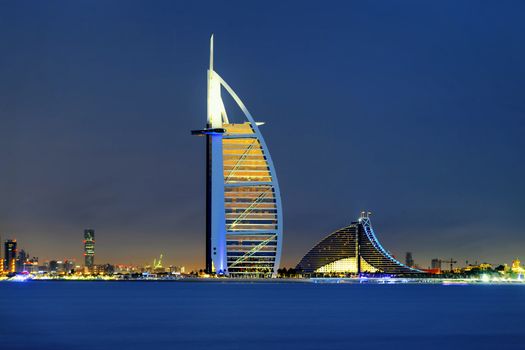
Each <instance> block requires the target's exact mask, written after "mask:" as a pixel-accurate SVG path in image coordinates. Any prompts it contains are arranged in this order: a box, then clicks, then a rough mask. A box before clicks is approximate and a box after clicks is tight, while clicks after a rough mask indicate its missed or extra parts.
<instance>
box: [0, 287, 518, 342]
mask: <svg viewBox="0 0 525 350" xmlns="http://www.w3.org/2000/svg"><path fill="white" fill-rule="evenodd" d="M0 349H2V350H11V349H13V350H18V349H24V350H26V349H31V350H47V349H54V350H62V349H64V350H76V349H79V350H82V349H119V350H120V349H121V350H128V349H132V350H133V349H147V350H153V349H213V350H216V349H525V286H522V285H508V286H498V285H467V286H459V285H454V286H442V285H410V284H405V285H373V284H369V285H358V284H314V283H231V282H228V283H216V282H212V283H209V282H193V283H192V282H188V283H186V282H183V283H181V282H175V283H166V282H164V283H163V282H25V283H6V282H4V283H0Z"/></svg>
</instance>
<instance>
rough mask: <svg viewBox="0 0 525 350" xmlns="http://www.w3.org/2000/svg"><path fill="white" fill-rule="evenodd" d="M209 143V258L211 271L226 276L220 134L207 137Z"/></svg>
mask: <svg viewBox="0 0 525 350" xmlns="http://www.w3.org/2000/svg"><path fill="white" fill-rule="evenodd" d="M208 137H209V139H210V142H209V145H210V146H209V147H210V161H209V162H208V164H209V165H210V172H209V173H208V177H209V178H208V181H210V191H209V195H210V212H209V221H210V243H211V247H210V248H211V250H210V257H211V261H212V265H213V266H212V270H213V272H215V273H217V274H225V275H227V274H228V266H227V261H226V215H225V212H224V168H223V156H222V134H220V133H213V134H211V135H208Z"/></svg>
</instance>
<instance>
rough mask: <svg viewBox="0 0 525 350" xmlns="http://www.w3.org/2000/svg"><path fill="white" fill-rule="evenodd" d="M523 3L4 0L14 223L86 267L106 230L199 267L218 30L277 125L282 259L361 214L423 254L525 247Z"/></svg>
mask: <svg viewBox="0 0 525 350" xmlns="http://www.w3.org/2000/svg"><path fill="white" fill-rule="evenodd" d="M524 11H525V3H523V2H521V1H504V2H501V1H475V2H472V1H456V0H452V1H439V2H435V1H396V2H393V1H369V2H357V1H355V2H349V1H348V2H347V1H345V2H343V1H341V2H322V1H318V2H315V3H307V2H304V1H296V2H292V1H289V2H281V1H275V2H273V1H272V2H269V1H260V2H245V1H231V2H218V1H209V2H203V1H199V2H190V1H179V2H174V1H155V2H150V1H74V2H72V1H47V2H43V1H27V2H7V1H3V2H0V52H1V55H0V116H1V119H0V121H1V122H0V160H1V171H0V194H1V195H0V234H1V235H2V238H7V237H13V238H17V239H18V241H19V244H20V247H21V248H25V249H26V250H28V251H29V252H30V253H31V254H32V255H36V256H39V257H40V259H41V260H43V259H50V258H71V257H73V258H77V259H78V260H80V257H81V253H82V231H83V229H84V228H86V227H93V228H94V229H95V230H96V232H97V257H96V262H97V263H103V262H113V263H117V262H120V263H145V262H147V261H151V260H153V258H154V257H155V256H158V255H159V254H160V253H164V255H165V257H166V264H168V263H169V264H183V265H186V266H187V267H189V268H201V267H203V264H204V229H205V225H204V223H205V222H204V215H205V202H204V193H205V192H204V191H205V188H204V184H205V182H204V180H205V178H204V166H205V154H204V150H205V146H204V141H203V140H202V139H199V138H195V137H191V136H190V130H191V129H198V128H201V127H203V126H204V124H205V119H206V116H205V114H206V69H207V65H208V40H209V36H210V34H211V33H212V32H213V33H215V51H216V56H215V67H216V70H217V72H218V73H219V74H221V76H222V77H224V78H225V79H226V81H228V83H229V84H230V85H231V86H232V87H233V88H234V89H235V90H236V92H237V93H238V94H239V96H240V97H241V98H242V99H243V101H244V102H245V103H246V105H247V107H248V108H249V109H250V111H251V113H252V114H253V115H254V117H255V118H256V119H257V120H260V121H265V122H266V125H265V126H263V127H261V131H262V132H263V134H264V136H265V138H266V142H267V144H268V147H269V149H270V151H271V152H272V156H273V160H274V162H275V166H276V169H277V174H278V177H279V181H280V184H281V191H282V196H283V209H284V219H285V222H284V224H285V226H284V251H283V265H284V266H292V265H295V264H296V263H297V262H298V260H299V259H300V258H301V256H302V255H303V254H304V253H305V252H306V251H307V250H308V249H309V248H310V247H311V246H313V245H314V244H315V243H316V242H318V241H319V240H320V239H321V238H322V237H323V236H325V235H326V234H328V233H330V232H331V231H333V230H335V229H337V228H339V227H341V226H343V225H346V224H348V223H349V222H350V221H352V220H353V219H355V218H356V216H357V215H358V213H359V211H360V210H362V209H368V210H371V211H372V212H373V213H374V215H373V222H374V225H375V229H376V231H377V234H378V237H379V239H380V240H381V241H382V242H383V244H384V245H385V246H386V247H387V248H388V249H389V250H391V251H392V253H394V254H395V255H397V256H398V257H400V258H404V253H405V252H406V251H411V252H413V254H414V258H415V260H416V263H419V264H420V265H421V266H422V267H426V266H428V265H429V263H430V259H431V258H434V257H437V258H448V257H453V258H455V259H457V260H458V261H460V262H461V263H464V262H465V260H469V261H471V262H474V261H475V260H478V261H480V262H481V261H486V262H489V263H505V262H506V263H510V260H511V259H513V258H515V257H517V256H521V257H522V258H524V259H525V234H524V233H525V229H524V227H525V215H524V210H525V185H524V179H525V162H524V150H525V138H524V132H525V98H524V91H525V89H524V87H525V59H524V56H525V39H524V33H525V21H523V13H524ZM231 106H233V104H232V105H231ZM227 107H228V106H227ZM229 114H230V115H235V110H234V109H231V108H230V112H229ZM237 116H240V112H238V113H237Z"/></svg>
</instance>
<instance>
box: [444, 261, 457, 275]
mask: <svg viewBox="0 0 525 350" xmlns="http://www.w3.org/2000/svg"><path fill="white" fill-rule="evenodd" d="M441 262H442V263H444V264H450V272H452V270H453V269H454V264H457V261H456V260H454V259H452V258H450V260H444V259H441Z"/></svg>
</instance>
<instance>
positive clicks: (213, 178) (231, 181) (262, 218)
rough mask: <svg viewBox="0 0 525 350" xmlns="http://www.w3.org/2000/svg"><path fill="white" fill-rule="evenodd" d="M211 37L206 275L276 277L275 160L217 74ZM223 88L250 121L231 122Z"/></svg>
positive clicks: (278, 228) (278, 252) (278, 216)
mask: <svg viewBox="0 0 525 350" xmlns="http://www.w3.org/2000/svg"><path fill="white" fill-rule="evenodd" d="M213 67H214V65H213V36H212V37H211V41H210V68H209V70H208V115H207V125H206V129H203V130H194V131H192V134H193V135H201V136H206V142H207V148H206V150H207V154H206V157H207V161H206V164H207V169H206V171H207V181H206V207H207V210H206V273H207V274H210V273H212V272H214V273H216V274H218V275H226V276H230V277H272V276H275V275H276V274H277V269H278V267H279V261H280V257H281V246H282V209H281V195H280V190H279V184H278V182H277V177H276V173H275V168H274V166H273V162H272V158H271V156H270V153H269V151H268V148H267V146H266V143H265V141H264V138H263V136H262V134H261V132H260V130H259V126H261V125H262V124H263V123H260V122H255V120H254V119H253V117H252V115H251V114H250V112H249V111H248V109H247V108H246V106H245V105H244V103H243V102H242V101H241V99H240V98H239V97H238V96H237V94H236V93H235V92H234V91H233V89H232V88H231V87H230V86H229V85H228V84H227V83H226V82H225V81H224V80H223V79H222V78H221V77H220V76H219V74H217V72H215V70H214V68H213ZM222 89H224V90H226V92H227V93H228V94H229V95H230V96H231V97H232V98H233V100H234V101H235V102H236V104H237V105H238V107H239V108H240V109H241V110H242V112H243V113H244V116H245V118H246V121H244V122H241V123H233V122H232V121H230V120H229V118H228V115H227V113H226V109H225V107H224V102H223V100H222V97H221V93H222Z"/></svg>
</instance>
